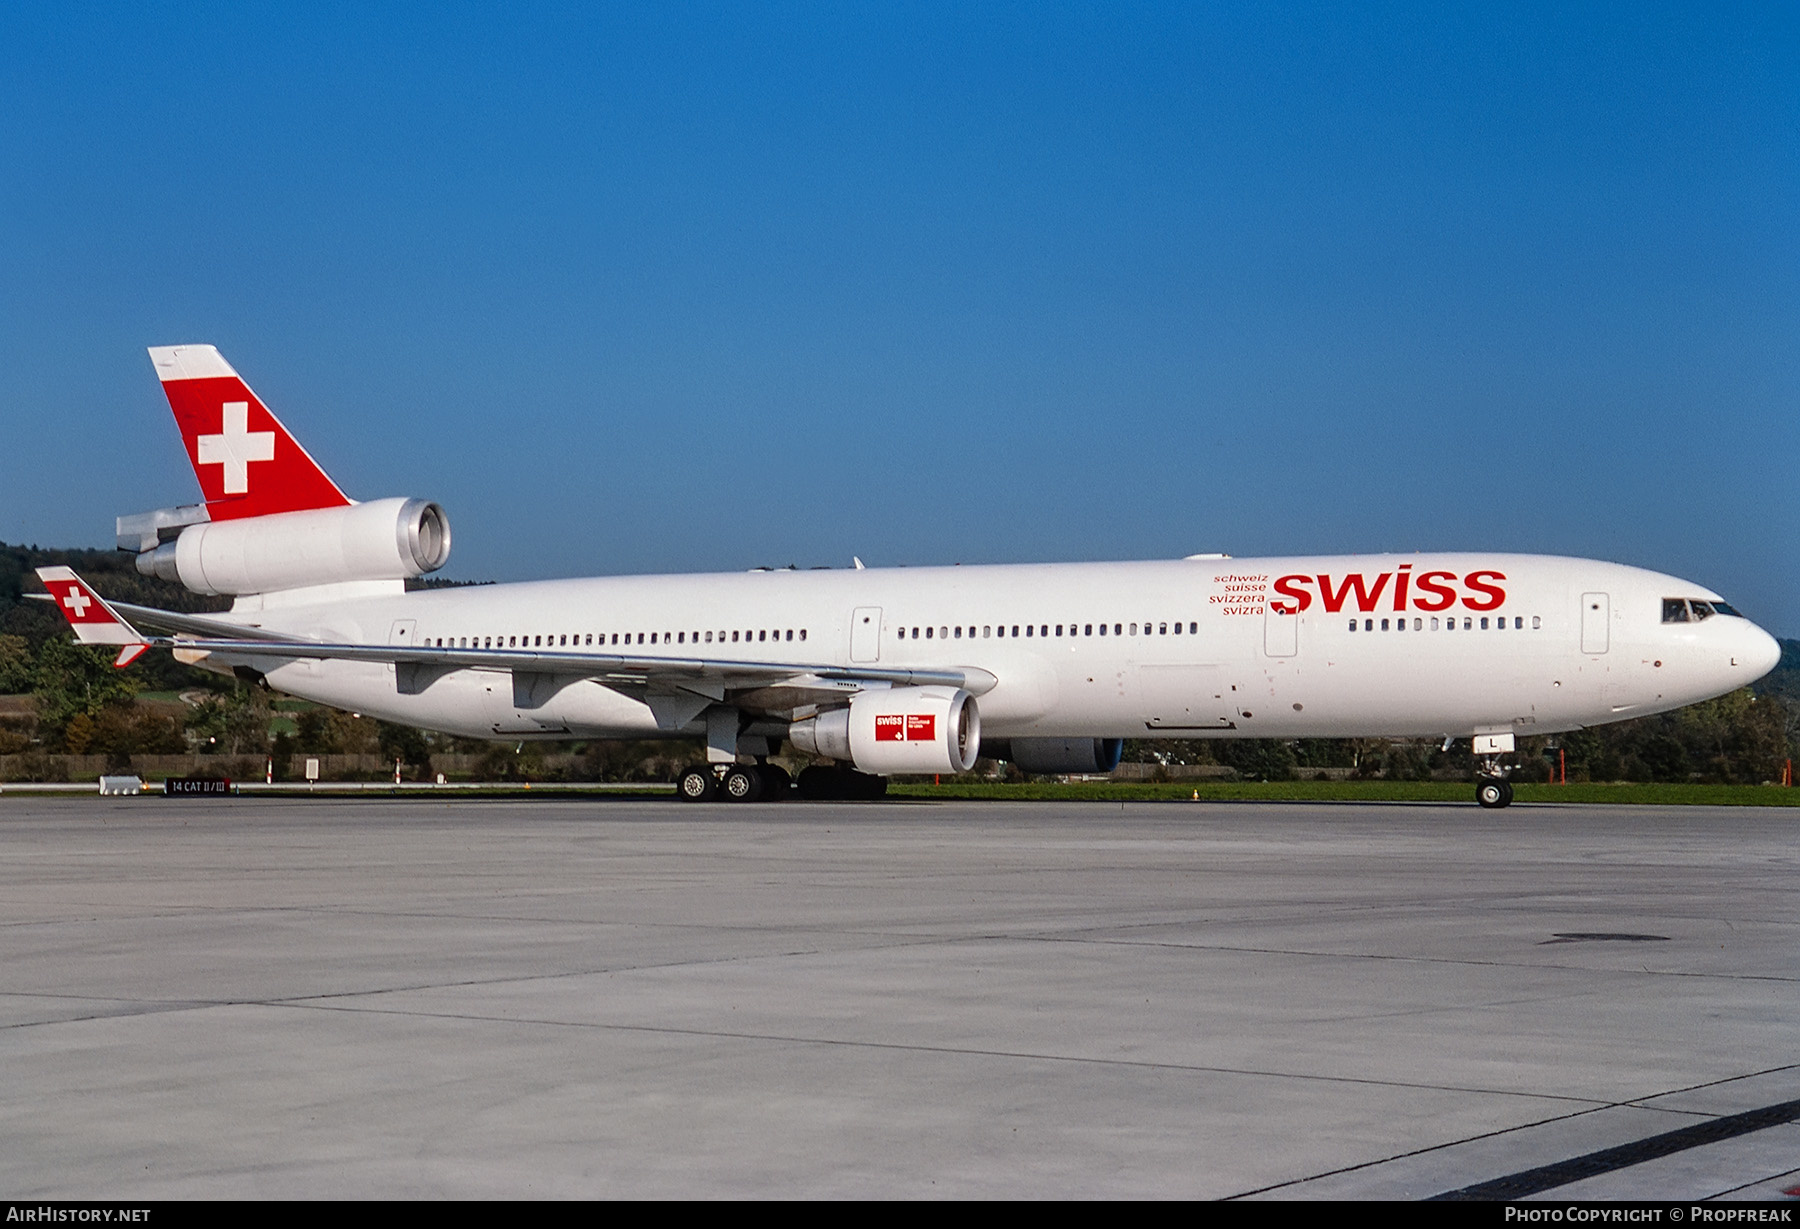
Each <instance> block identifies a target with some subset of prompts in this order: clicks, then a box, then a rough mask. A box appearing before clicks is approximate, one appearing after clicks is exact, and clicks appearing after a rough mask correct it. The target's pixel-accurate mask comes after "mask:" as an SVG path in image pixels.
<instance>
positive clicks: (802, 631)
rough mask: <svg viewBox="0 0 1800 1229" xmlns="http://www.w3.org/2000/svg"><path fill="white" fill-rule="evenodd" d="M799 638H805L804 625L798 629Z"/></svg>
mask: <svg viewBox="0 0 1800 1229" xmlns="http://www.w3.org/2000/svg"><path fill="white" fill-rule="evenodd" d="M800 639H802V640H805V639H806V629H805V628H804V627H803V628H801V629H800Z"/></svg>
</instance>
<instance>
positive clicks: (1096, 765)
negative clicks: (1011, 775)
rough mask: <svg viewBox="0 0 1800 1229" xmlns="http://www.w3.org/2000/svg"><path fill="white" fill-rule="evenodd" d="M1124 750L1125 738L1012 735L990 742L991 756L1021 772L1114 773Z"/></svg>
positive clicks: (989, 752)
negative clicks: (999, 740)
mask: <svg viewBox="0 0 1800 1229" xmlns="http://www.w3.org/2000/svg"><path fill="white" fill-rule="evenodd" d="M1124 750H1125V740H1124V739H1122V738H1009V739H1006V740H1004V741H1002V742H999V743H994V744H991V745H990V746H989V747H988V749H987V752H988V755H990V756H991V757H993V758H994V759H999V760H1009V761H1011V762H1012V763H1014V764H1016V765H1018V767H1019V769H1020V771H1022V772H1040V773H1062V772H1080V773H1090V772H1111V771H1112V770H1113V769H1115V768H1117V767H1118V766H1119V757H1120V755H1121V754H1122V753H1123V752H1124Z"/></svg>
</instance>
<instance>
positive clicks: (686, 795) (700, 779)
mask: <svg viewBox="0 0 1800 1229" xmlns="http://www.w3.org/2000/svg"><path fill="white" fill-rule="evenodd" d="M718 795H719V780H718V778H717V777H715V776H713V773H712V769H710V768H707V767H705V766H704V765H701V764H696V765H694V766H693V767H692V768H688V769H685V770H683V772H682V774H681V775H680V776H679V777H677V778H675V796H676V797H677V798H680V799H681V800H682V801H683V802H711V801H712V800H713V799H714V798H716V797H718Z"/></svg>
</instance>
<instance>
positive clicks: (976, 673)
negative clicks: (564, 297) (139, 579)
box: [39, 568, 999, 729]
mask: <svg viewBox="0 0 1800 1229" xmlns="http://www.w3.org/2000/svg"><path fill="white" fill-rule="evenodd" d="M45 573H53V574H52V575H45ZM63 573H66V576H65V575H63ZM39 575H40V577H41V578H42V579H43V580H44V582H45V584H46V585H47V586H51V587H52V592H53V594H55V593H58V592H59V590H58V589H57V588H56V586H59V585H60V586H65V587H66V586H70V585H73V586H79V592H80V593H81V594H82V595H83V597H84V598H85V599H91V600H89V601H83V600H82V599H77V600H76V603H75V604H73V605H71V603H70V602H69V601H68V600H67V599H66V598H65V599H62V600H59V608H62V609H63V613H64V614H65V616H67V617H68V618H69V620H70V622H71V623H72V624H73V625H74V626H75V629H76V632H77V634H78V635H80V636H81V638H82V639H83V640H93V641H96V642H100V641H99V640H98V637H99V636H100V635H104V636H105V637H106V639H105V640H104V641H103V642H104V643H110V644H126V645H131V646H133V647H134V648H135V649H136V652H133V653H132V654H131V656H132V657H135V656H136V655H137V653H139V652H142V651H143V647H149V648H167V649H177V650H182V651H185V652H188V653H217V654H219V655H220V656H221V657H225V658H229V659H230V660H232V661H233V662H240V661H241V662H245V663H247V664H250V665H252V666H255V665H256V664H258V663H266V664H267V668H269V669H273V668H274V667H275V666H276V665H278V664H280V663H281V662H284V661H294V660H298V659H303V658H309V659H317V660H323V661H366V662H379V663H382V664H387V665H392V666H393V667H394V668H395V670H394V678H395V685H396V687H397V688H398V689H399V691H400V692H401V694H412V695H416V694H419V693H421V692H423V691H424V690H425V689H426V688H428V687H429V686H431V684H432V683H433V682H435V681H436V680H437V679H438V678H441V677H442V676H443V675H445V674H448V673H450V672H451V671H455V670H493V671H504V672H506V673H509V674H511V675H512V682H513V696H514V700H515V702H516V703H517V704H518V705H519V706H520V707H521V708H537V707H540V706H541V705H542V704H543V703H544V700H545V699H547V698H548V697H549V696H550V695H552V694H554V693H555V692H556V691H557V690H559V689H560V688H562V687H563V686H566V685H567V684H569V683H571V682H576V681H579V680H582V679H591V680H593V681H594V682H596V683H600V684H602V685H603V686H607V687H611V688H613V689H615V690H617V691H622V692H624V693H626V694H628V695H631V696H633V697H634V698H637V699H640V700H643V701H645V702H646V703H647V704H649V705H650V708H651V709H652V711H654V712H655V713H656V716H657V721H658V724H659V725H662V726H664V728H667V729H679V728H681V727H682V726H685V725H686V724H687V722H688V721H690V720H692V719H693V718H694V717H695V716H698V715H699V713H700V712H701V711H702V710H703V709H705V707H706V706H707V705H708V704H711V703H720V702H723V701H724V700H725V699H726V698H727V696H730V697H731V699H732V702H733V703H735V704H738V705H739V706H740V707H743V708H746V709H749V710H751V711H762V712H769V713H780V714H790V715H791V714H792V713H793V712H794V711H796V710H798V709H801V708H804V707H807V706H816V705H820V704H829V703H831V702H833V701H842V700H846V699H848V698H849V697H850V696H852V695H854V694H855V693H857V692H859V691H863V690H867V689H869V688H871V687H917V686H930V685H936V686H947V687H961V688H963V689H964V690H966V691H969V692H972V693H974V694H976V695H983V694H985V693H987V692H988V691H991V690H992V689H993V688H994V686H995V685H996V684H997V683H998V682H999V680H998V679H997V678H996V677H995V676H994V675H993V674H991V673H989V672H988V671H986V670H982V669H979V668H977V667H973V666H960V667H944V668H941V669H911V668H908V669H893V668H887V667H882V666H875V665H866V666H865V665H851V666H842V665H834V664H829V663H824V662H806V661H792V662H781V661H775V662H770V661H749V660H740V659H735V658H725V657H700V656H642V655H638V654H630V653H582V652H574V653H571V652H553V651H544V650H541V649H451V648H436V647H433V646H428V645H394V644H349V643H336V642H330V641H323V640H317V639H310V638H306V637H300V636H292V635H288V634H285V633H278V632H270V631H266V630H264V629H262V628H254V627H245V626H242V625H240V624H237V623H232V622H228V621H226V620H224V619H218V618H208V617H206V616H203V615H188V614H179V613H176V612H174V611H167V610H157V609H154V608H152V607H146V606H132V605H125V604H108V603H106V602H105V601H104V600H103V599H101V598H100V597H99V595H98V594H97V593H94V591H93V590H92V589H91V588H89V587H88V586H87V584H86V582H85V581H82V580H80V578H79V577H76V576H75V574H74V573H73V572H70V571H69V570H68V569H67V568H55V569H48V568H46V569H39ZM78 617H79V619H80V621H77V620H78ZM127 617H129V619H130V620H131V621H128V618H127ZM134 622H136V623H141V624H143V625H144V626H147V627H160V628H164V629H167V630H169V631H174V632H177V633H180V634H179V635H177V636H173V637H171V636H146V635H144V634H143V633H142V632H140V631H138V629H137V628H136V627H135V626H134V625H133V623H134ZM103 624H104V625H106V626H105V627H104V628H102V626H101V625H103ZM138 646H142V647H138ZM121 656H122V657H123V655H121ZM120 664H121V665H122V664H125V663H124V661H123V660H121V662H120Z"/></svg>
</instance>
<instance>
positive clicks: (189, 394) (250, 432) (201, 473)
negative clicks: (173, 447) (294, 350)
mask: <svg viewBox="0 0 1800 1229" xmlns="http://www.w3.org/2000/svg"><path fill="white" fill-rule="evenodd" d="M150 361H151V363H152V364H154V365H155V367H156V378H157V379H158V380H160V381H162V387H163V393H164V394H165V395H166V396H167V397H168V398H169V408H170V409H171V410H173V411H174V412H175V425H176V426H178V427H179V428H180V429H181V442H182V445H183V446H184V447H185V448H186V449H187V454H188V461H189V462H190V463H191V464H192V465H193V467H194V477H195V478H197V479H199V481H200V491H201V493H202V494H203V495H205V496H206V510H207V513H208V514H209V515H210V516H211V518H212V519H213V520H215V521H227V520H233V519H236V518H239V517H246V516H267V515H269V514H270V513H275V512H299V511H302V510H305V509H310V508H341V507H344V506H345V505H347V504H348V503H350V499H349V497H348V496H346V495H345V494H344V493H343V492H342V491H341V490H339V489H338V485H337V483H335V482H333V481H332V480H331V476H330V475H329V474H327V473H326V472H325V471H324V470H323V469H321V468H319V463H318V462H317V461H315V460H313V459H312V456H311V454H309V453H308V452H307V451H306V449H304V448H302V447H301V446H300V443H299V441H298V440H296V439H295V438H294V437H293V436H292V435H291V434H289V432H288V429H287V428H286V427H284V426H282V425H281V420H280V419H279V418H276V417H275V415H274V414H273V413H272V412H271V411H270V410H269V407H268V406H266V405H264V404H263V403H262V401H261V400H260V399H259V398H258V397H257V395H256V394H255V393H253V392H251V391H250V386H249V385H248V384H245V383H244V381H243V380H242V379H241V378H240V377H239V376H238V373H237V372H236V371H234V370H232V367H231V364H230V363H227V362H226V361H225V358H224V356H223V355H221V354H220V353H219V352H218V350H217V349H216V348H214V347H212V346H153V347H151V349H150Z"/></svg>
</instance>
